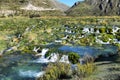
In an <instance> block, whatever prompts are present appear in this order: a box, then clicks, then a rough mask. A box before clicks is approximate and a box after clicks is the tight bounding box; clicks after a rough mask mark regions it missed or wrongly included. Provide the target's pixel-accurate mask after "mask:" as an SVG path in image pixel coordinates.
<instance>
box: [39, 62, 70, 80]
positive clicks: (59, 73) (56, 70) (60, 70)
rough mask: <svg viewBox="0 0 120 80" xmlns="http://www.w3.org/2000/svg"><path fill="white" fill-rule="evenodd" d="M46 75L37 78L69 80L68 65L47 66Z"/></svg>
mask: <svg viewBox="0 0 120 80" xmlns="http://www.w3.org/2000/svg"><path fill="white" fill-rule="evenodd" d="M45 71H46V73H45V75H43V77H40V78H38V80H57V79H63V78H64V79H65V78H69V76H70V75H71V73H70V65H69V64H66V63H52V64H49V65H48V66H47V67H46V69H45Z"/></svg>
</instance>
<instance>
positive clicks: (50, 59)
mask: <svg viewBox="0 0 120 80" xmlns="http://www.w3.org/2000/svg"><path fill="white" fill-rule="evenodd" d="M47 60H48V61H49V62H56V61H57V60H58V55H57V54H56V53H52V54H51V55H50V56H49V57H48V58H47Z"/></svg>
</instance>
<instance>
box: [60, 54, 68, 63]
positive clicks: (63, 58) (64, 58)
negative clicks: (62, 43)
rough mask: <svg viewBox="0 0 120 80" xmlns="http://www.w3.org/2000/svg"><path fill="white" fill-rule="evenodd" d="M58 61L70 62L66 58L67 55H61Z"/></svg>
mask: <svg viewBox="0 0 120 80" xmlns="http://www.w3.org/2000/svg"><path fill="white" fill-rule="evenodd" d="M59 62H64V63H70V62H69V59H68V55H63V56H62V57H61V59H60V60H59Z"/></svg>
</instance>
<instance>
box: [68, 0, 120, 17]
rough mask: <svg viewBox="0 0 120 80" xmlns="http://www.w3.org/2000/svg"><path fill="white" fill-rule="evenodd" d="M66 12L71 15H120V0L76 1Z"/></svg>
mask: <svg viewBox="0 0 120 80" xmlns="http://www.w3.org/2000/svg"><path fill="white" fill-rule="evenodd" d="M66 13H67V14H68V15H71V16H92V15H94V16H110V15H120V0H85V1H83V2H76V3H75V4H74V5H73V6H72V7H71V8H70V9H69V10H67V11H66Z"/></svg>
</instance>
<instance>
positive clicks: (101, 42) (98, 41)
mask: <svg viewBox="0 0 120 80" xmlns="http://www.w3.org/2000/svg"><path fill="white" fill-rule="evenodd" d="M95 39H96V42H97V43H100V44H110V40H109V41H108V42H103V41H102V40H100V39H98V38H97V37H95Z"/></svg>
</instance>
